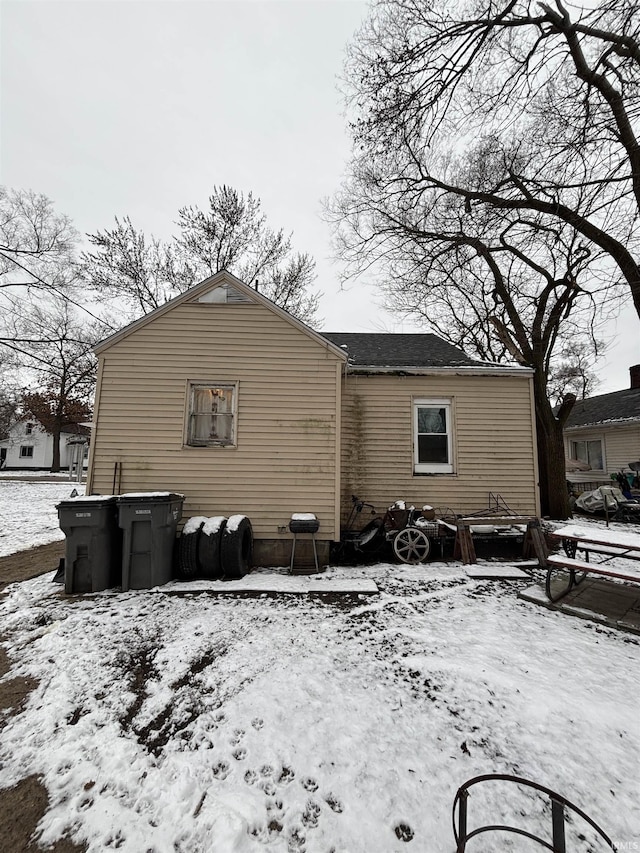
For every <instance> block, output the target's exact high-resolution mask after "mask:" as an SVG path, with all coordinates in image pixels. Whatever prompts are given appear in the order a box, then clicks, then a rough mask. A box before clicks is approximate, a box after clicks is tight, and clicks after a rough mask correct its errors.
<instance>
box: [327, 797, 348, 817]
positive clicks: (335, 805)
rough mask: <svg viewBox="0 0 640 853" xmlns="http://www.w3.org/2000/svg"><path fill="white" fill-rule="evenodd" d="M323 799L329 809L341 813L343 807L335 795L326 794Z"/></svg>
mask: <svg viewBox="0 0 640 853" xmlns="http://www.w3.org/2000/svg"><path fill="white" fill-rule="evenodd" d="M324 799H325V802H326V804H327V805H328V806H329V808H330V809H331V811H334V812H335V813H336V814H342V811H343V809H344V807H343V805H342V803H341V802H340V800H339V799H338V798H337V797H335V796H334V795H333V794H327V796H326V797H325V798H324Z"/></svg>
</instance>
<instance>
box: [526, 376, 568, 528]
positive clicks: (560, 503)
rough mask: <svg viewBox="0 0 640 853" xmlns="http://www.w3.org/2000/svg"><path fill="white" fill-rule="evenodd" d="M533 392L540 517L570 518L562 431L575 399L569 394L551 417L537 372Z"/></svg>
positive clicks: (544, 386)
mask: <svg viewBox="0 0 640 853" xmlns="http://www.w3.org/2000/svg"><path fill="white" fill-rule="evenodd" d="M534 388H535V392H534V394H535V406H536V428H537V432H538V469H539V474H540V503H541V509H542V515H547V516H550V517H551V518H557V519H565V518H570V517H571V507H570V505H569V492H568V489H567V480H566V472H565V461H564V460H565V453H564V440H563V435H562V431H563V428H564V425H565V423H566V421H567V418H568V417H569V413H570V412H571V409H572V408H573V404H574V403H575V396H574V395H573V394H568V395H567V397H566V398H565V400H564V401H563V403H562V405H561V406H560V409H559V411H558V413H557V414H554V413H553V409H552V408H551V404H550V402H549V399H548V397H547V394H546V380H544V377H542V381H540V379H539V372H537V373H536V377H535V379H534Z"/></svg>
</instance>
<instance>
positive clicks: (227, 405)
mask: <svg viewBox="0 0 640 853" xmlns="http://www.w3.org/2000/svg"><path fill="white" fill-rule="evenodd" d="M233 395H234V389H233V388H228V387H226V388H224V387H222V388H214V387H211V388H202V387H196V388H193V389H192V395H191V413H190V417H189V442H190V443H192V444H202V445H204V444H208V443H209V442H222V443H231V442H233Z"/></svg>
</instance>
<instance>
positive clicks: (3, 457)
mask: <svg viewBox="0 0 640 853" xmlns="http://www.w3.org/2000/svg"><path fill="white" fill-rule="evenodd" d="M89 432H90V431H89V429H88V428H87V427H86V426H83V425H82V424H67V425H66V426H65V428H64V430H63V432H62V433H61V434H60V467H61V468H69V466H70V465H72V466H75V465H77V463H78V461H79V460H82V461H83V465H84V467H86V466H87V455H88V446H89ZM0 464H1V466H2V468H5V469H13V470H17V469H23V468H31V469H34V470H41V471H45V470H46V471H48V470H49V469H50V468H51V465H52V464H53V436H52V435H51V434H50V433H48V432H47V431H46V430H45V428H44V427H43V426H42V424H41V423H40V421H38V419H37V418H35V417H34V416H33V415H30V414H27V415H23V416H22V417H21V418H19V419H18V420H17V421H16V422H15V423H13V424H12V426H11V427H10V428H9V435H8V437H7V438H4V439H2V440H0Z"/></svg>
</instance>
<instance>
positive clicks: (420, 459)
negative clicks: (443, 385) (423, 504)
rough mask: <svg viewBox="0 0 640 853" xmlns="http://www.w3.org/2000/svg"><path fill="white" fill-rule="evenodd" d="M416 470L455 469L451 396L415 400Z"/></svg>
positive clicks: (444, 470)
mask: <svg viewBox="0 0 640 853" xmlns="http://www.w3.org/2000/svg"><path fill="white" fill-rule="evenodd" d="M413 471H414V473H415V474H452V473H453V414H452V405H451V400H450V399H420V400H414V401H413Z"/></svg>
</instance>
